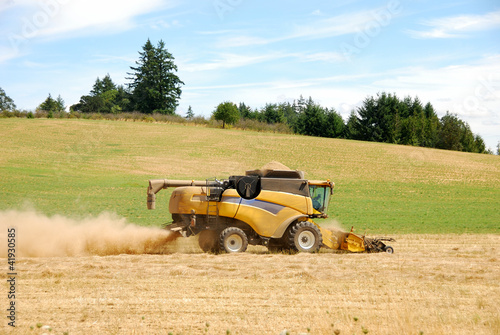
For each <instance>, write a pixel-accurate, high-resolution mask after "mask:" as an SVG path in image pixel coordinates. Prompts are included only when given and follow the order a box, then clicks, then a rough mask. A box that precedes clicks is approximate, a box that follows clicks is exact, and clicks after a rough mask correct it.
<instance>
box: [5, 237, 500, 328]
mask: <svg viewBox="0 0 500 335" xmlns="http://www.w3.org/2000/svg"><path fill="white" fill-rule="evenodd" d="M394 237H395V238H396V239H397V242H396V243H393V244H392V245H393V246H394V247H395V249H396V253H395V254H393V255H389V254H386V253H381V254H346V253H342V254H336V253H331V252H326V253H319V254H296V255H283V254H268V253H267V252H266V251H265V250H264V249H260V248H256V247H254V248H252V249H251V250H249V252H247V253H245V254H236V255H234V254H233V255H228V254H226V255H210V254H203V253H200V251H199V250H198V249H197V247H196V241H194V240H190V239H182V240H178V242H176V245H172V246H171V249H170V252H171V253H169V254H166V255H116V256H103V257H102V256H82V257H54V258H25V259H22V260H20V261H19V263H18V267H19V269H20V270H19V272H20V274H19V278H20V279H19V298H18V301H19V311H20V312H19V327H18V329H17V331H18V333H20V334H41V333H43V332H45V333H48V334H63V333H65V332H67V333H68V334H280V333H283V334H285V333H286V332H284V330H287V331H288V333H289V334H301V333H304V334H309V333H310V334H336V333H335V332H336V331H337V334H338V333H340V334H499V333H500V307H499V298H498V297H499V296H500V283H499V281H498V278H499V277H500V269H499V267H498V262H499V258H500V236H498V235H402V236H394ZM37 324H38V325H39V326H41V327H43V326H49V327H50V328H51V331H50V332H49V331H48V330H43V329H42V328H40V329H39V328H37ZM2 326H3V325H2ZM30 327H31V328H32V329H33V330H31V329H30ZM3 329H6V327H5V328H3Z"/></svg>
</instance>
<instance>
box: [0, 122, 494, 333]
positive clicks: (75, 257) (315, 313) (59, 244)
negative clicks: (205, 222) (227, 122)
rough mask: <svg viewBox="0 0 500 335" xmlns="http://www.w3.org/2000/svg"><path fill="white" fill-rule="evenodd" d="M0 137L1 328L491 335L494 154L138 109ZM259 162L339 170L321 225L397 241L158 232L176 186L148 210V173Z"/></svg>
mask: <svg viewBox="0 0 500 335" xmlns="http://www.w3.org/2000/svg"><path fill="white" fill-rule="evenodd" d="M0 134H1V135H2V139H3V145H2V148H1V155H0V229H1V232H0V257H6V250H7V234H6V231H7V228H8V227H16V230H17V236H16V238H17V242H18V246H17V248H18V250H17V258H16V271H17V273H18V277H17V282H16V283H17V286H16V304H17V305H16V306H17V310H16V311H17V327H16V329H12V328H11V327H8V326H7V322H8V319H6V318H5V317H3V319H4V321H3V322H2V323H1V324H0V333H18V334H42V333H47V334H64V333H67V334H169V333H172V334H280V333H283V334H285V333H286V331H285V330H288V332H289V333H290V334H300V333H306V334H307V333H311V334H335V333H339V332H340V334H500V319H499V315H500V309H499V305H500V304H499V303H500V300H499V298H498V297H499V296H500V287H499V286H500V284H499V281H498V278H500V263H499V262H500V251H499V250H500V224H499V222H500V211H499V210H498V208H500V159H499V157H498V156H491V155H477V154H466V153H459V152H446V151H441V150H431V149H423V148H415V147H404V146H396V145H386V144H379V143H364V142H355V141H344V140H333V139H320V138H312V137H304V136H294V135H282V134H269V133H255V132H242V131H239V130H221V129H208V128H202V127H190V126H179V125H165V124H147V123H132V122H107V121H106V122H104V121H84V120H19V119H1V120H0ZM270 161H280V162H281V163H283V164H285V165H287V166H289V167H291V168H292V169H301V170H305V171H306V172H307V177H308V178H310V179H327V178H329V179H332V180H333V181H334V182H335V183H336V191H335V194H334V195H333V197H332V201H331V205H330V210H329V215H330V217H331V221H329V222H328V223H329V224H333V225H336V226H342V227H344V228H347V229H349V228H350V227H351V226H355V228H356V231H357V232H358V233H365V232H366V233H367V234H368V235H370V236H380V235H385V236H386V235H389V236H391V237H394V238H396V240H397V242H395V243H391V245H393V246H394V248H395V251H396V252H395V254H393V255H388V254H349V253H332V252H328V251H324V252H321V253H319V254H296V255H284V254H269V253H267V251H266V249H264V248H255V247H254V248H249V251H248V252H247V253H245V254H238V255H210V254H203V253H201V252H200V250H199V249H198V247H197V243H196V241H195V240H194V239H182V240H177V241H176V242H170V243H167V244H164V243H163V244H162V245H160V244H159V242H161V241H162V239H163V238H164V239H165V241H168V236H163V235H162V233H161V232H160V231H159V230H158V228H157V227H158V226H159V225H161V224H162V223H164V222H166V221H168V220H169V215H168V197H169V192H168V191H167V192H165V191H164V192H162V193H160V194H159V195H158V199H157V210H156V211H147V210H146V209H145V207H146V186H147V180H148V179H155V178H171V179H202V180H203V179H205V178H209V177H214V176H217V177H219V178H225V177H227V176H229V175H232V174H241V173H242V172H243V171H245V170H247V169H255V168H259V167H261V166H263V165H264V164H266V163H268V162H270ZM103 212H110V213H112V214H102V213H103ZM318 223H320V224H322V222H321V221H319V222H318ZM131 224H133V225H131ZM139 226H141V227H139ZM139 228H140V229H139ZM151 236H156V237H151ZM0 261H1V262H3V263H4V266H3V267H2V269H3V270H1V272H0V279H2V285H0V290H1V291H0V296H1V299H0V303H1V306H0V307H1V309H2V310H6V307H5V308H4V306H7V304H8V303H9V301H8V300H7V292H8V289H9V287H8V284H7V281H6V279H7V278H8V276H7V273H8V271H7V259H6V258H0ZM4 314H5V316H6V315H7V312H4Z"/></svg>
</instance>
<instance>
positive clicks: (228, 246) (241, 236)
mask: <svg viewBox="0 0 500 335" xmlns="http://www.w3.org/2000/svg"><path fill="white" fill-rule="evenodd" d="M219 247H220V250H225V251H226V252H229V253H234V252H245V251H246V250H247V247H248V237H247V234H245V232H244V231H243V230H241V229H240V228H236V227H228V228H226V229H224V230H223V231H222V233H220V237H219Z"/></svg>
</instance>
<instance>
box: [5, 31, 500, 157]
mask: <svg viewBox="0 0 500 335" xmlns="http://www.w3.org/2000/svg"><path fill="white" fill-rule="evenodd" d="M135 65H136V66H131V67H130V69H131V72H129V73H127V75H128V77H127V80H129V83H128V84H126V85H117V84H115V83H114V82H113V80H112V79H111V77H110V75H109V74H107V75H106V76H105V77H104V78H102V79H101V78H97V79H96V81H95V83H94V85H93V86H92V88H91V90H90V92H89V93H88V94H87V95H83V96H81V97H80V100H79V102H78V103H77V104H74V105H72V106H70V114H71V113H74V114H73V115H76V113H83V114H99V115H101V114H113V115H118V114H121V113H129V112H134V113H135V112H140V113H144V114H147V115H152V114H153V115H157V114H160V115H172V116H175V115H176V109H177V106H178V102H179V100H180V97H181V94H182V89H181V88H182V85H184V83H183V82H182V81H181V80H180V79H179V77H178V76H177V74H176V72H177V66H176V65H175V63H174V57H173V56H172V54H171V53H170V52H168V50H167V49H166V48H165V43H164V42H163V41H162V40H160V41H159V42H158V44H157V45H156V46H155V45H153V44H152V43H151V41H150V40H149V39H148V40H147V42H146V43H145V44H144V46H143V47H142V51H140V52H139V60H138V61H136V64H135ZM0 107H1V112H2V113H3V115H6V113H12V112H13V111H14V110H15V104H14V102H13V100H12V99H10V98H9V97H8V96H7V95H6V94H5V92H4V91H3V90H2V89H1V88H0ZM65 108H66V107H65V106H64V100H63V99H62V98H61V96H58V97H57V98H56V99H54V98H52V96H51V95H50V94H49V96H48V97H47V99H46V100H45V101H43V102H42V103H41V104H40V105H39V106H38V107H37V110H38V111H42V112H44V113H46V116H47V117H49V118H50V117H54V115H62V114H65ZM27 116H28V117H33V113H32V112H28V113H27ZM194 116H195V115H194V112H193V110H192V108H191V106H189V108H188V111H187V115H186V118H187V119H189V120H191V119H193V118H194ZM199 118H203V117H198V119H199ZM212 118H213V119H215V120H219V121H221V122H222V127H224V128H225V127H226V125H232V124H235V123H237V122H240V123H241V122H254V123H255V122H257V123H260V124H264V125H277V126H276V127H275V129H290V130H291V131H292V132H293V133H296V134H302V135H309V136H320V137H330V138H344V139H353V140H361V141H374V142H385V143H395V144H404V145H413V146H421V147H428V148H439V149H447V150H457V151H466V152H476V153H485V152H486V153H488V152H489V151H488V149H487V148H486V146H485V143H484V140H483V139H482V138H481V136H479V135H477V134H474V133H473V132H472V131H471V129H470V126H469V125H468V124H467V123H466V122H464V121H463V120H461V119H460V118H459V117H458V116H457V115H455V114H450V113H448V112H447V113H446V115H444V116H443V117H441V118H439V117H438V116H437V114H436V111H435V109H434V107H433V106H432V105H431V103H430V102H427V103H426V104H425V105H424V104H423V103H422V102H421V101H420V99H419V98H418V97H415V98H411V97H409V96H408V97H405V98H403V99H400V98H399V97H397V96H396V95H395V94H390V93H386V92H382V93H378V94H377V95H376V96H369V97H367V98H365V100H364V101H363V102H362V104H361V106H359V107H358V108H356V110H353V111H352V112H351V114H350V116H349V117H348V118H347V119H346V120H344V119H343V118H342V116H341V115H340V114H339V113H338V112H337V111H336V110H335V109H334V108H328V107H323V106H321V105H320V104H318V103H317V102H315V101H314V100H313V99H312V98H311V97H310V98H309V99H307V100H306V99H304V98H303V97H302V96H301V97H300V98H299V99H297V100H294V101H293V102H282V103H267V104H265V106H263V107H262V108H260V109H252V108H251V107H250V106H248V105H247V104H245V103H244V102H241V103H239V104H238V105H236V104H234V103H232V102H227V101H226V102H222V103H220V104H219V105H218V106H217V107H216V108H215V110H214V111H213V112H212ZM281 126H282V127H281ZM497 149H498V151H499V154H500V143H499V145H498V148H497Z"/></svg>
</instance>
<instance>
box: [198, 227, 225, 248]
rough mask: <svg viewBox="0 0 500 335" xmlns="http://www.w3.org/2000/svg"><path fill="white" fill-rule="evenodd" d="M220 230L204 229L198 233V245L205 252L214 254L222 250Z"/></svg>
mask: <svg viewBox="0 0 500 335" xmlns="http://www.w3.org/2000/svg"><path fill="white" fill-rule="evenodd" d="M218 238H219V232H218V231H215V230H202V231H201V232H200V233H199V234H198V245H199V246H200V248H201V250H203V252H212V253H214V254H216V253H218V252H219V251H220V249H219V239H218Z"/></svg>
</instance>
